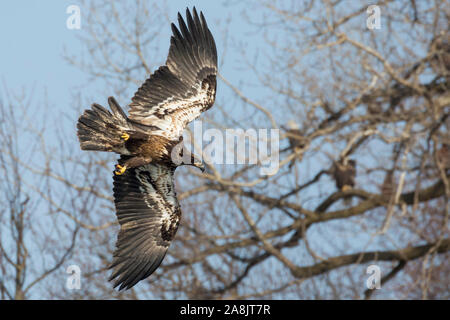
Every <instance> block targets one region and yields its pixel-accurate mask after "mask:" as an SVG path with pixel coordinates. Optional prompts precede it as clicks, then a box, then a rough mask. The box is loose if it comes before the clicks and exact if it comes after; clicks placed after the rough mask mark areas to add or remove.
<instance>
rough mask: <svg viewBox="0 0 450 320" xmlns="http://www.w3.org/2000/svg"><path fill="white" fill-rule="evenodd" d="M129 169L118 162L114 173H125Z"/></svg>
mask: <svg viewBox="0 0 450 320" xmlns="http://www.w3.org/2000/svg"><path fill="white" fill-rule="evenodd" d="M125 170H127V166H121V165H120V164H116V171H114V173H115V174H116V175H118V176H120V175H121V174H123V173H124V172H125Z"/></svg>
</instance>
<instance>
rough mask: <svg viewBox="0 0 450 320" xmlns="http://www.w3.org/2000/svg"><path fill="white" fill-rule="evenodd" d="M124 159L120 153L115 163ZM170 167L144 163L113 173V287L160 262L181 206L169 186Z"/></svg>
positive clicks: (135, 278) (144, 273)
mask: <svg viewBox="0 0 450 320" xmlns="http://www.w3.org/2000/svg"><path fill="white" fill-rule="evenodd" d="M126 159H127V157H126V156H122V157H121V158H120V160H119V164H120V163H123V162H124V161H125V160H126ZM174 170H175V169H174V168H170V167H167V166H164V165H159V164H148V165H145V166H142V167H138V168H131V169H128V170H126V171H125V173H124V174H123V175H114V188H113V191H114V202H115V206H116V213H117V218H118V220H119V223H120V231H119V236H118V239H117V242H116V250H115V251H114V258H113V262H112V264H111V266H110V268H112V269H113V272H112V275H111V277H110V279H109V280H110V281H111V280H113V279H115V278H117V279H116V280H115V283H114V287H117V286H118V285H120V288H119V290H122V289H129V288H131V287H132V286H134V285H135V284H136V283H137V282H139V281H140V280H142V279H144V278H146V277H148V276H149V275H151V274H152V273H153V272H154V271H155V270H156V268H158V266H159V265H160V264H161V262H162V260H163V259H164V256H165V254H166V252H167V249H168V248H169V245H170V243H171V240H172V239H173V238H174V236H175V233H176V231H177V229H178V224H179V221H180V218H181V209H180V205H179V203H178V200H177V198H176V193H175V190H174V185H173V176H174Z"/></svg>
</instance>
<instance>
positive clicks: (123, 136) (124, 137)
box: [120, 132, 130, 141]
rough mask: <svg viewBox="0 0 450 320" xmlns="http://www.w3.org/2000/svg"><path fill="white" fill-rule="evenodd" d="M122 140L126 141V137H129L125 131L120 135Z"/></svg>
mask: <svg viewBox="0 0 450 320" xmlns="http://www.w3.org/2000/svg"><path fill="white" fill-rule="evenodd" d="M120 137H121V138H122V139H123V140H125V141H127V140H128V139H130V135H129V134H128V133H126V132H124V133H122V135H121V136H120Z"/></svg>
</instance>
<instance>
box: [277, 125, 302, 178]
mask: <svg viewBox="0 0 450 320" xmlns="http://www.w3.org/2000/svg"><path fill="white" fill-rule="evenodd" d="M281 129H283V130H284V131H286V135H287V138H288V140H289V149H292V150H293V151H294V153H295V154H296V155H297V156H296V157H295V158H294V159H292V160H291V163H290V164H289V169H291V168H292V167H293V166H294V164H295V161H296V160H299V161H301V160H302V153H303V152H304V151H305V148H306V139H305V138H304V137H303V132H302V130H300V129H299V126H298V124H297V123H296V122H295V121H293V120H289V121H288V122H287V127H285V126H283V125H282V126H281Z"/></svg>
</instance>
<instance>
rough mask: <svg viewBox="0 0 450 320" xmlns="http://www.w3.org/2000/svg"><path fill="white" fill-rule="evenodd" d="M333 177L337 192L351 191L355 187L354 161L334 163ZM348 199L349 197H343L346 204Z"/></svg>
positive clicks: (346, 160) (344, 160)
mask: <svg viewBox="0 0 450 320" xmlns="http://www.w3.org/2000/svg"><path fill="white" fill-rule="evenodd" d="M333 176H334V180H335V182H336V187H337V188H338V189H339V190H341V191H348V190H351V189H352V188H353V187H354V186H355V177H356V161H355V160H349V159H347V158H344V159H343V160H342V159H341V160H339V161H336V162H335V163H334V166H333ZM350 199H351V197H345V198H344V201H345V202H347V203H348V202H349V200H350Z"/></svg>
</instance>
